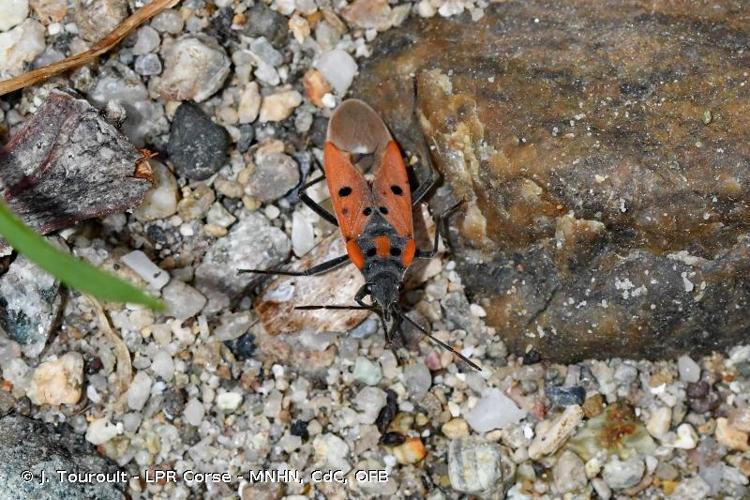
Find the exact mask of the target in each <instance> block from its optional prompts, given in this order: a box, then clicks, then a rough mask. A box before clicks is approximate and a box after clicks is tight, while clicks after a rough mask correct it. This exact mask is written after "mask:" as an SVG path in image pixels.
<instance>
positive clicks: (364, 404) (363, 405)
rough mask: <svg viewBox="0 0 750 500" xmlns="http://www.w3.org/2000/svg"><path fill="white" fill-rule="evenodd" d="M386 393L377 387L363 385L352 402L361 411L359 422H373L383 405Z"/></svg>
mask: <svg viewBox="0 0 750 500" xmlns="http://www.w3.org/2000/svg"><path fill="white" fill-rule="evenodd" d="M385 402H386V394H385V392H384V391H383V390H382V389H380V388H378V387H363V388H362V389H361V390H360V391H359V392H358V393H357V395H356V396H355V398H354V404H355V405H356V407H357V409H358V410H359V411H360V412H362V413H361V416H360V422H362V423H363V424H373V423H375V420H376V419H377V418H378V414H379V413H380V410H381V409H382V408H383V407H384V406H385Z"/></svg>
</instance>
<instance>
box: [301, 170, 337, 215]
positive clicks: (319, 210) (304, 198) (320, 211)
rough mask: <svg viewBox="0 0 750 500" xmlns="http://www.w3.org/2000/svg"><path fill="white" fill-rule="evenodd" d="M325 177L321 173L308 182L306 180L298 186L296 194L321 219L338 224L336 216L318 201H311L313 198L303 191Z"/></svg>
mask: <svg viewBox="0 0 750 500" xmlns="http://www.w3.org/2000/svg"><path fill="white" fill-rule="evenodd" d="M325 178H326V177H325V175H322V176H320V177H318V178H317V179H313V180H311V181H310V182H308V183H307V184H305V185H304V186H302V187H301V188H300V190H299V194H298V196H299V199H300V200H302V203H304V204H305V205H307V206H308V207H310V209H311V210H312V211H313V212H315V213H316V214H318V215H319V216H320V217H322V218H323V219H325V220H327V221H328V222H330V223H331V224H333V225H334V226H338V225H339V223H338V221H337V220H336V216H335V215H333V214H332V213H331V212H329V211H328V210H326V209H325V208H323V207H321V206H320V205H319V204H318V203H316V202H315V201H313V199H312V198H310V197H309V196H307V194H306V193H305V190H306V189H307V188H309V187H310V186H313V185H315V184H317V183H318V182H320V181H322V180H323V179H325Z"/></svg>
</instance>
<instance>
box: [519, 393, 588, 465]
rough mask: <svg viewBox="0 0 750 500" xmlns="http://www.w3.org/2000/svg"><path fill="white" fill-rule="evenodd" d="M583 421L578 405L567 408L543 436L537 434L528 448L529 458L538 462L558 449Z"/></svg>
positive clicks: (581, 411)
mask: <svg viewBox="0 0 750 500" xmlns="http://www.w3.org/2000/svg"><path fill="white" fill-rule="evenodd" d="M582 420H583V409H582V408H581V407H580V406H578V405H573V406H568V407H567V408H565V411H564V412H563V413H562V415H560V416H559V417H557V418H556V419H555V421H554V422H553V423H552V425H551V426H550V427H549V428H548V429H547V431H546V432H544V433H543V434H537V436H536V438H534V441H533V442H532V443H531V445H530V446H529V457H531V458H532V459H533V460H538V459H540V458H541V457H543V456H546V455H550V454H552V453H554V452H555V451H557V450H558V449H560V447H561V446H562V445H563V443H564V442H565V441H566V440H567V439H568V437H570V435H571V434H573V432H575V430H576V427H578V424H579V423H581V421H582Z"/></svg>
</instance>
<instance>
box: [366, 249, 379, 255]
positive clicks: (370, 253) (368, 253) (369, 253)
mask: <svg viewBox="0 0 750 500" xmlns="http://www.w3.org/2000/svg"><path fill="white" fill-rule="evenodd" d="M376 252H377V250H375V249H374V248H370V249H369V250H367V256H368V257H375V253H376Z"/></svg>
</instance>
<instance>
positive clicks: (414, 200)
mask: <svg viewBox="0 0 750 500" xmlns="http://www.w3.org/2000/svg"><path fill="white" fill-rule="evenodd" d="M438 181H440V176H439V175H438V174H437V172H436V171H435V169H434V168H432V167H431V166H430V178H429V179H427V180H426V181H424V182H423V183H422V184H420V185H419V186H417V189H415V190H414V192H413V193H412V195H411V206H413V207H416V206H417V205H419V202H421V201H422V200H423V199H424V197H425V196H426V195H427V193H429V192H430V191H432V188H434V187H435V186H436V185H437V183H438Z"/></svg>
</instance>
